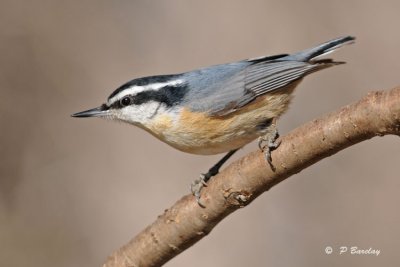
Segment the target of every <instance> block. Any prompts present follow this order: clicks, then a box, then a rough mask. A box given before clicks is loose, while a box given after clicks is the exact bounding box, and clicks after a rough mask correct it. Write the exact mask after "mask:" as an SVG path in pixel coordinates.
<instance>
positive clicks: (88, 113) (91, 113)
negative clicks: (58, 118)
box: [71, 104, 110, 118]
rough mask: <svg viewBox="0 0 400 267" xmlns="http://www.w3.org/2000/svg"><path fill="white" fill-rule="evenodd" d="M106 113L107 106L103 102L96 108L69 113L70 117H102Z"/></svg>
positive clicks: (107, 112) (107, 110)
mask: <svg viewBox="0 0 400 267" xmlns="http://www.w3.org/2000/svg"><path fill="white" fill-rule="evenodd" d="M108 114H110V112H109V107H107V105H105V104H103V105H101V106H100V107H97V108H92V109H89V110H85V111H81V112H78V113H74V114H72V115H71V117H77V118H89V117H104V116H107V115H108Z"/></svg>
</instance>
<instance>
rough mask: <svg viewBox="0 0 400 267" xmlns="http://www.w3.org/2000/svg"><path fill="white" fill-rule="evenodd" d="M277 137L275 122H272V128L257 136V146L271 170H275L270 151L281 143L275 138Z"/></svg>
mask: <svg viewBox="0 0 400 267" xmlns="http://www.w3.org/2000/svg"><path fill="white" fill-rule="evenodd" d="M278 138H279V132H278V130H277V129H276V126H275V124H273V128H272V129H271V131H269V132H268V133H267V134H265V135H264V136H260V137H259V138H258V147H259V148H260V150H261V151H262V152H263V153H264V155H265V159H266V160H267V161H268V163H269V165H270V166H271V168H272V169H273V170H275V167H274V165H272V156H271V152H272V151H274V150H275V149H277V148H278V147H279V145H280V144H281V140H277V139H278Z"/></svg>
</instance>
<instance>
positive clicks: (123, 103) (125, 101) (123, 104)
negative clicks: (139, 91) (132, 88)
mask: <svg viewBox="0 0 400 267" xmlns="http://www.w3.org/2000/svg"><path fill="white" fill-rule="evenodd" d="M119 103H120V105H121V107H126V106H129V105H130V104H131V103H132V98H131V97H130V96H124V97H123V98H122V99H121V100H120V101H119Z"/></svg>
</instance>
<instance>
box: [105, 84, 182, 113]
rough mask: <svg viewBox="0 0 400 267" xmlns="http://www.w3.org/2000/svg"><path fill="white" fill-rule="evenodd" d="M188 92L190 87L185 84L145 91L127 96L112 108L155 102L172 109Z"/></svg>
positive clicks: (112, 105)
mask: <svg viewBox="0 0 400 267" xmlns="http://www.w3.org/2000/svg"><path fill="white" fill-rule="evenodd" d="M188 90H189V88H188V86H187V85H186V84H183V85H179V86H172V85H171V86H165V87H163V88H160V89H158V90H148V91H143V92H140V93H137V94H135V95H126V96H124V97H122V98H121V99H119V100H118V101H116V102H114V103H113V104H111V108H113V109H121V108H124V107H126V106H130V105H142V104H144V103H147V102H150V101H155V102H158V103H162V104H164V105H165V106H167V107H172V106H174V105H176V104H178V103H180V102H181V101H183V98H184V96H185V95H186V93H187V92H188Z"/></svg>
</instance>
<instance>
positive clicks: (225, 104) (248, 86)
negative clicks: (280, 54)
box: [185, 59, 332, 116]
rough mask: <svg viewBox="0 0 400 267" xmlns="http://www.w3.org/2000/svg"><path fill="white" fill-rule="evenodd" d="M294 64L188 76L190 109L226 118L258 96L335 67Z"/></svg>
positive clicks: (246, 64)
mask: <svg viewBox="0 0 400 267" xmlns="http://www.w3.org/2000/svg"><path fill="white" fill-rule="evenodd" d="M322 62H323V63H308V62H302V61H293V60H275V59H274V60H267V61H260V59H258V60H257V61H241V62H237V63H232V64H226V65H218V66H213V67H209V68H206V69H201V70H198V71H194V72H189V73H186V74H185V75H187V76H188V78H190V81H191V84H190V87H191V88H190V90H189V94H188V95H187V97H186V100H187V103H186V104H187V105H188V106H189V107H190V108H191V110H193V111H197V112H206V113H207V114H208V115H210V116H224V115H227V114H229V113H232V112H235V111H236V110H238V109H240V108H242V107H244V106H245V105H246V104H248V103H250V102H251V101H253V100H254V99H256V98H257V97H258V96H261V95H264V94H266V93H269V92H273V91H276V90H279V89H281V88H285V87H286V86H287V85H289V84H291V83H293V82H295V81H297V80H299V79H301V78H303V77H304V76H305V75H307V74H309V73H311V72H313V71H315V70H318V69H321V68H325V67H327V66H329V65H332V62H331V61H327V62H325V61H322Z"/></svg>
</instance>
